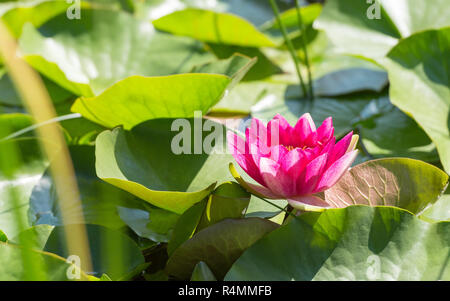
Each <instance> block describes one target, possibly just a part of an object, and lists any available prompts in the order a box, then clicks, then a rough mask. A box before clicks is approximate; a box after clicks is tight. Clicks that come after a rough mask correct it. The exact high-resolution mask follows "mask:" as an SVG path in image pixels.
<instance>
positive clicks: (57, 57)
mask: <svg viewBox="0 0 450 301" xmlns="http://www.w3.org/2000/svg"><path fill="white" fill-rule="evenodd" d="M81 14H82V16H83V17H82V18H81V19H79V20H69V19H68V18H67V17H66V15H65V14H62V15H59V16H57V17H55V18H53V19H51V20H50V21H48V22H47V23H45V24H44V25H43V26H41V27H40V28H39V31H37V30H36V29H35V28H34V27H33V26H31V25H30V24H27V25H26V26H25V27H24V29H23V34H22V36H21V38H20V48H21V50H22V53H23V55H24V56H25V59H26V60H27V61H28V62H29V63H30V64H31V65H32V66H33V67H34V68H36V69H37V70H38V71H40V72H41V73H43V74H44V75H46V76H47V77H48V78H50V79H52V80H54V81H55V82H56V83H58V84H59V85H61V86H62V87H64V88H66V89H68V90H69V91H71V92H73V93H75V94H77V95H83V96H93V95H94V94H96V95H97V94H99V93H101V92H102V91H104V90H105V89H106V88H107V87H109V86H111V85H112V84H114V83H116V82H117V81H119V80H121V79H124V78H126V77H129V76H132V75H142V76H160V75H170V74H176V73H183V72H189V71H190V69H191V68H192V67H193V66H195V65H197V64H200V63H205V62H207V61H210V60H211V59H213V58H214V56H213V55H212V54H208V53H206V52H205V50H204V49H203V47H202V45H201V44H200V43H198V42H196V41H194V40H191V39H189V38H183V37H176V36H172V35H168V34H163V33H159V32H156V30H155V29H154V28H153V26H152V25H151V24H150V23H148V22H143V21H138V20H137V19H135V18H133V16H131V15H130V14H127V13H123V12H118V11H111V10H82V11H81Z"/></svg>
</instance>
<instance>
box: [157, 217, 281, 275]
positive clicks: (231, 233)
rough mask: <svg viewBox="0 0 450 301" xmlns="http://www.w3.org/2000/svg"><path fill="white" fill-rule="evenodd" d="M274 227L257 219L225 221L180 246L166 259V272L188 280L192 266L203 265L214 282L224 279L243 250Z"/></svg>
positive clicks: (275, 225) (274, 227)
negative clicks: (206, 267) (212, 274)
mask: <svg viewBox="0 0 450 301" xmlns="http://www.w3.org/2000/svg"><path fill="white" fill-rule="evenodd" d="M277 227H278V225H277V224H275V223H272V222H270V221H267V220H265V219H259V218H246V219H227V220H224V221H222V222H220V223H217V224H215V225H213V226H211V227H208V228H206V229H204V230H202V231H200V232H199V233H197V234H196V235H194V237H193V238H192V239H190V240H188V241H186V242H185V243H184V244H183V245H181V247H179V248H178V249H177V250H176V251H175V252H174V253H173V255H172V256H171V257H170V258H169V261H168V262H167V267H166V271H167V272H168V274H169V275H172V276H175V277H176V278H177V279H184V280H186V279H190V278H191V274H192V272H193V270H194V268H195V266H196V265H197V264H198V263H199V262H200V261H203V262H205V263H206V264H207V265H208V267H209V268H210V269H211V271H212V272H213V273H214V275H215V277H216V278H217V279H223V277H224V276H225V274H226V272H227V271H228V269H229V268H230V267H231V265H232V264H233V263H234V261H235V260H236V259H238V258H239V256H240V255H241V254H242V253H243V252H244V250H245V249H247V248H248V247H250V246H251V245H252V244H254V243H255V242H256V241H258V240H259V239H261V237H263V236H264V235H266V234H267V233H269V232H271V231H273V230H274V229H276V228H277Z"/></svg>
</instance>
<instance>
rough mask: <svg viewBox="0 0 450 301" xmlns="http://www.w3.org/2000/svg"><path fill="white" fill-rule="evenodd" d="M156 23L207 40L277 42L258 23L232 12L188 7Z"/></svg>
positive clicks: (250, 43) (250, 44) (270, 44)
mask: <svg viewBox="0 0 450 301" xmlns="http://www.w3.org/2000/svg"><path fill="white" fill-rule="evenodd" d="M153 25H154V26H155V27H156V28H157V29H159V30H162V31H166V32H170V33H172V34H176V35H182V36H188V37H191V38H194V39H197V40H200V41H203V42H210V43H217V44H225V45H237V46H245V47H273V46H275V44H274V42H273V41H271V40H270V38H269V37H267V36H266V35H264V34H263V33H262V32H260V31H259V30H258V29H257V28H256V27H255V26H254V25H252V24H251V23H249V22H248V21H247V20H245V19H243V18H241V17H239V16H236V15H233V14H230V13H218V12H215V11H211V10H204V9H198V8H188V9H185V10H181V11H176V12H173V13H171V14H169V15H166V16H164V17H162V18H159V19H158V20H155V21H153ZM236 28H239V30H236Z"/></svg>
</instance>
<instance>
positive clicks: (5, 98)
mask: <svg viewBox="0 0 450 301" xmlns="http://www.w3.org/2000/svg"><path fill="white" fill-rule="evenodd" d="M0 2H1V3H0V16H1V20H2V21H3V22H4V24H5V25H6V26H7V28H8V29H9V30H10V32H11V35H12V36H13V37H14V38H15V39H16V40H17V43H18V47H19V51H18V55H19V56H20V57H21V58H22V59H23V60H24V61H26V62H27V63H28V64H29V65H30V66H31V67H32V68H33V69H34V70H35V71H37V72H38V73H39V74H40V75H41V77H42V79H43V84H44V85H45V88H46V89H47V91H48V92H49V95H50V98H51V100H52V104H53V106H54V108H55V110H56V114H57V116H55V117H57V118H56V119H54V120H53V121H51V122H50V123H53V124H58V127H59V128H60V129H61V130H62V132H63V133H64V137H65V140H66V142H67V146H68V149H69V152H70V156H71V158H72V161H73V165H74V174H75V179H76V183H77V184H78V189H79V192H80V199H81V205H82V206H81V210H82V213H83V214H82V215H78V214H77V213H76V212H77V210H76V208H75V207H76V205H73V207H71V206H65V207H61V206H59V205H58V204H59V201H60V197H61V190H60V189H59V188H58V181H57V178H56V176H52V173H51V171H50V169H49V167H50V165H51V163H52V158H49V157H48V154H46V153H45V152H44V151H43V150H42V148H41V147H40V145H42V142H43V140H48V141H50V142H51V141H52V139H53V137H43V136H42V135H39V133H38V132H37V131H36V130H37V129H39V128H41V127H44V126H46V124H42V123H38V124H36V122H35V118H36V116H34V115H33V114H31V113H29V111H28V110H27V109H26V107H27V106H26V104H25V101H24V96H23V94H21V93H19V91H18V89H16V88H15V84H17V83H16V81H17V79H13V78H12V77H11V76H10V74H9V72H8V71H9V69H8V62H7V61H6V60H1V61H0V280H37V279H39V280H67V279H69V280H73V279H81V280H146V281H156V280H171V279H176V280H191V279H192V280H223V279H225V280H440V279H443V280H450V263H449V252H450V224H449V221H450V194H449V191H447V192H446V189H447V185H448V173H450V79H449V74H450V27H449V26H450V7H449V5H448V4H449V3H448V0H427V1H423V0H395V1H392V0H379V1H374V2H373V3H367V1H365V0H327V1H325V4H323V5H322V4H320V3H308V2H306V1H299V2H300V4H301V5H302V6H301V8H298V9H297V8H296V6H295V3H296V1H277V2H276V3H277V4H278V5H275V6H276V7H278V8H279V9H280V11H281V13H280V14H279V15H277V14H276V10H275V15H274V9H273V6H271V4H274V3H275V2H274V1H269V0H267V1H266V0H213V1H206V0H173V1H172V0H133V1H131V0H130V1H119V0H117V1H116V0H104V1H100V0H90V1H87V0H86V1H80V2H79V3H78V1H73V2H70V1H64V0H61V1H58V0H29V1H22V0H21V1H0ZM68 2H70V3H68ZM311 2H313V1H311ZM299 21H300V22H299ZM283 32H284V33H285V35H283ZM286 37H288V39H286ZM293 58H294V60H293ZM296 67H298V69H297V68H296ZM300 78H301V79H302V81H300ZM18 80H20V79H18ZM305 113H309V114H310V115H311V116H312V118H310V119H308V120H314V122H315V123H316V125H317V127H319V126H320V125H321V124H322V122H324V121H325V122H324V124H325V123H326V122H327V121H326V120H327V118H328V117H330V116H331V117H332V122H333V127H331V125H329V127H328V128H327V132H326V133H327V135H328V136H327V139H326V140H323V139H322V138H323V137H322V138H320V139H316V138H317V137H316V138H314V139H315V140H314V143H312V142H311V143H312V145H313V146H314V147H315V148H316V149H317V150H318V151H319V152H321V153H320V154H324V156H323V157H321V158H328V159H329V156H338V155H339V157H336V158H334V161H333V162H335V161H337V160H338V159H339V158H341V157H344V156H345V155H346V152H347V149H348V148H349V146H352V147H354V148H356V149H357V150H358V152H356V151H354V150H353V148H352V149H350V152H349V153H350V154H351V155H352V157H351V158H350V159H351V160H347V161H346V162H344V163H345V164H348V165H351V164H352V162H353V160H354V162H353V167H352V168H351V169H350V171H347V172H345V170H347V167H348V166H347V165H345V164H344V163H342V165H340V168H339V170H338V171H339V175H336V176H335V177H334V178H333V176H334V175H335V174H334V173H333V172H335V171H333V170H332V171H330V172H329V174H328V175H327V176H328V177H329V178H330V179H328V181H322V182H320V179H319V178H317V177H318V176H321V175H322V174H325V170H326V168H329V167H330V166H331V163H333V162H331V161H328V163H329V164H328V165H327V162H326V161H324V162H319V161H316V162H315V164H316V165H314V166H313V167H314V168H315V169H320V172H319V171H317V170H316V171H315V173H314V172H313V171H311V170H313V167H311V168H310V169H308V170H307V171H306V172H305V174H306V175H305V174H300V171H299V170H303V168H305V170H306V169H307V167H306V165H307V164H308V163H309V162H312V161H314V159H315V158H316V157H313V158H308V160H306V159H305V160H304V162H307V163H304V166H303V165H302V167H301V168H300V167H298V169H296V170H297V172H296V173H294V172H292V173H289V169H288V168H286V170H287V171H286V173H282V174H281V173H280V174H277V170H278V169H277V168H278V167H279V166H278V165H277V167H276V168H275V167H273V166H272V165H274V164H275V163H273V162H272V161H271V162H272V163H271V164H272V165H271V166H272V167H273V168H272V167H271V168H272V169H269V171H267V168H268V167H267V166H268V165H264V166H263V164H261V166H259V162H260V161H259V160H260V158H259V157H258V159H257V165H258V166H257V167H256V166H254V167H252V168H248V169H247V168H246V166H245V164H246V163H245V162H250V161H245V160H246V159H245V160H244V159H242V160H243V161H239V160H240V159H239V158H241V157H239V156H240V151H239V152H237V151H236V152H234V153H230V152H227V150H228V148H229V146H230V145H231V146H232V147H231V148H233V143H232V141H230V139H228V141H227V132H228V133H234V135H236V137H242V138H246V139H247V141H249V140H248V139H255V141H256V139H260V137H259V136H258V134H254V136H251V135H252V133H250V134H249V131H250V130H249V129H248V128H249V127H250V125H251V120H252V119H253V118H254V119H253V120H254V122H255V120H260V122H261V123H268V122H269V121H270V120H272V119H273V117H274V116H276V115H277V114H279V116H282V117H280V118H285V119H286V120H287V122H289V123H290V124H291V125H292V126H294V125H295V124H296V123H297V122H298V120H299V118H300V117H301V116H309V115H305ZM201 117H203V118H201ZM277 118H278V117H277ZM308 118H309V117H308ZM180 120H181V121H180ZM283 120H284V119H283ZM328 120H331V119H328ZM57 122H59V123H57ZM313 126H314V124H312V125H311V127H313ZM246 129H247V130H246ZM331 129H332V131H331ZM307 130H308V131H309V132H308V135H309V134H310V132H311V128H309V129H307ZM182 131H186V132H185V133H184V134H183V132H182ZM305 131H306V130H305V126H303V127H300V130H298V131H293V130H291V132H286V134H285V135H286V137H290V136H289V135H293V137H297V136H298V137H299V136H301V135H302V133H305ZM313 132H314V131H313ZM350 132H351V135H350V136H348V133H350ZM246 133H247V137H246ZM319 134H320V131H319ZM352 134H357V135H359V141H358V144H357V145H356V144H352V142H354V143H356V140H352V137H353V136H352ZM234 135H231V136H230V134H228V138H230V137H235V136H234ZM249 135H250V136H249ZM304 135H305V137H303V138H302V139H303V140H301V142H298V143H297V142H295V143H297V144H298V145H297V144H295V143H294V142H292V143H293V144H292V145H285V146H286V147H287V151H291V150H292V149H298V152H299V156H302V154H303V151H304V150H305V149H307V150H308V149H309V146H307V145H306V144H307V143H306V142H305V141H306V140H307V138H308V137H307V136H306V134H304ZM346 135H347V136H346ZM212 137H218V138H219V139H215V140H214V141H211V139H212ZM345 137H346V138H345ZM239 139H241V138H239ZM285 139H288V138H285ZM292 139H294V138H292ZM311 139H312V138H311ZM321 139H322V140H321ZM330 139H336V140H333V141H332V142H333V143H332V144H330V147H331V148H332V147H338V146H337V145H338V144H336V146H335V144H334V142H336V143H338V141H341V139H344V141H345V143H346V144H345V145H343V144H341V149H340V150H339V151H335V152H333V151H332V149H327V150H326V151H324V150H323V147H324V146H323V145H322V142H324V143H325V142H326V143H328V142H329V141H330ZM345 139H347V140H345ZM180 141H181V142H180ZM258 141H259V140H258ZM292 141H294V140H292ZM174 143H175V144H176V145H178V146H180V148H181V151H180V150H179V151H174ZM252 143H253V142H252ZM255 143H256V144H258V143H259V142H255ZM302 143H306V144H304V145H305V146H303V144H302ZM308 143H309V142H308ZM256 144H255V145H256ZM281 144H283V143H281ZM294 144H295V145H294ZM300 144H301V145H300ZM199 145H200V149H198V146H199ZM250 145H251V144H250ZM208 146H210V147H209V149H208ZM247 147H249V148H251V146H248V144H247ZM302 148H303V150H302ZM311 148H312V146H311ZM206 149H208V151H205V150H206ZM357 153H358V156H357V157H356V154H357ZM320 154H314V156H319V155H320ZM337 154H338V155H337ZM233 156H234V157H233ZM346 158H347V157H346ZM347 159H348V158H347ZM249 160H250V159H249ZM252 160H253V159H252ZM264 160H265V159H264ZM325 160H327V159H325ZM251 162H253V161H251ZM285 162H286V160H279V164H285ZM295 162H303V161H301V160H300V159H298V160H297V159H296V161H295ZM318 162H319V163H320V164H319V163H318ZM330 162H331V163H330ZM269 163H270V162H269ZM248 164H250V163H248ZM252 164H253V163H252ZM277 164H278V163H277ZM286 164H287V163H286ZM299 164H300V163H299ZM269 165H270V164H269ZM283 166H284V165H283ZM283 168H284V167H283ZM336 170H337V169H336ZM272 171H273V174H271V176H272V177H268V176H267V174H268V173H269V172H272ZM260 173H261V174H263V173H265V174H264V175H263V177H261V174H260ZM310 173H312V174H313V175H311V174H310ZM281 176H283V177H289V176H292V177H294V176H295V179H296V180H295V181H297V182H296V185H297V186H296V187H297V188H292V187H291V186H290V185H291V184H292V181H291V180H292V178H291V179H286V178H280V177H281ZM299 177H303V178H301V179H300V180H297V179H298V178H299ZM314 177H316V178H314ZM338 179H339V181H338V182H337V183H336V181H337V180H338ZM283 181H284V182H283ZM299 181H300V182H299ZM257 183H259V184H262V186H258V187H259V188H255V187H257V186H256V185H255V184H257ZM279 183H283V185H284V186H283V187H282V188H280V189H281V190H277V189H278V188H279V186H277V184H279ZM286 183H287V184H286ZM311 183H314V184H311ZM319 183H322V184H323V185H322V186H321V187H316V188H317V189H313V188H312V186H308V185H319ZM265 187H269V189H267V188H265ZM291 188H292V189H298V190H297V191H296V192H286V191H291V190H289V189H291ZM309 188H311V189H309ZM319 188H323V189H319ZM58 189H59V190H58ZM69 189H70V188H67V190H69ZM258 189H259V190H258ZM263 189H265V190H263ZM269 190H270V191H269ZM261 191H262V192H263V193H261ZM268 191H269V192H272V193H270V194H269V192H268ZM274 191H275V192H276V193H273V192H274ZM280 191H281V192H280ZM66 192H67V193H71V192H70V191H66ZM278 192H279V193H278ZM300 192H301V193H300ZM311 194H314V197H315V198H319V199H320V200H321V201H322V203H321V202H316V201H311V199H310V198H305V197H304V196H305V195H311ZM294 197H297V198H296V199H294ZM268 199H270V200H268ZM293 199H294V200H293ZM296 201H297V203H296ZM298 203H299V204H298ZM324 204H325V205H324ZM73 208H75V209H73ZM72 209H73V211H72ZM67 220H70V223H68V222H67ZM79 226H82V227H81V228H82V229H85V232H86V233H87V241H86V242H87V243H88V246H89V254H90V256H89V257H90V259H88V258H86V257H83V256H81V254H71V253H70V251H69V250H70V240H71V239H72V238H71V233H72V234H73V233H78V232H77V231H78V230H76V229H80V228H79ZM73 255H80V256H78V257H77V256H75V257H73ZM80 257H81V258H80ZM67 258H69V259H68V260H66V259H67ZM74 258H75V259H74ZM77 258H78V259H79V260H80V261H81V262H78V263H77ZM86 261H89V262H90V263H91V264H89V265H88V264H86ZM78 264H79V266H80V267H81V270H80V269H78V267H77V266H78Z"/></svg>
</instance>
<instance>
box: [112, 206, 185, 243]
mask: <svg viewBox="0 0 450 301" xmlns="http://www.w3.org/2000/svg"><path fill="white" fill-rule="evenodd" d="M118 212H119V216H120V218H121V219H122V220H123V221H124V222H125V223H126V224H127V225H128V226H129V227H130V228H131V229H132V230H133V231H134V232H135V233H136V234H137V235H139V236H140V237H144V238H147V239H150V240H152V241H154V242H169V240H170V238H171V237H172V233H173V231H174V228H175V225H176V223H177V221H178V219H179V218H180V216H179V215H178V214H175V213H173V212H170V211H167V210H163V209H159V208H146V210H143V209H136V208H125V207H118Z"/></svg>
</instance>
